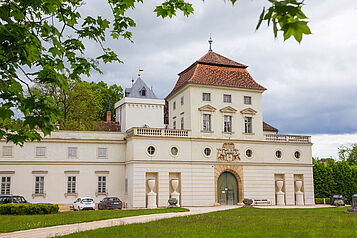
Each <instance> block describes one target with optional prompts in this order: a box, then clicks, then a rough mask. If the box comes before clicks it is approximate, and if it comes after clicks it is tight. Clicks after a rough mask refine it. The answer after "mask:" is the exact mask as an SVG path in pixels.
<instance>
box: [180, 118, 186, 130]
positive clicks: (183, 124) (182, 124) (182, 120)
mask: <svg viewBox="0 0 357 238" xmlns="http://www.w3.org/2000/svg"><path fill="white" fill-rule="evenodd" d="M184 120H185V119H184V118H183V117H181V130H183V129H184V127H185V121H184Z"/></svg>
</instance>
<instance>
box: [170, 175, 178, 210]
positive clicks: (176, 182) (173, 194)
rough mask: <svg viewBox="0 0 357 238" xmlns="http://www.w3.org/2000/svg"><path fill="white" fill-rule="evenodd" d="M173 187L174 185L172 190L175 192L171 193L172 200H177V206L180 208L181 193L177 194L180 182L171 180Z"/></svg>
mask: <svg viewBox="0 0 357 238" xmlns="http://www.w3.org/2000/svg"><path fill="white" fill-rule="evenodd" d="M171 185H172V189H173V190H174V191H173V192H172V193H171V198H176V199H177V204H176V206H178V207H179V206H180V193H179V192H177V191H176V190H177V188H178V185H179V180H178V179H172V180H171Z"/></svg>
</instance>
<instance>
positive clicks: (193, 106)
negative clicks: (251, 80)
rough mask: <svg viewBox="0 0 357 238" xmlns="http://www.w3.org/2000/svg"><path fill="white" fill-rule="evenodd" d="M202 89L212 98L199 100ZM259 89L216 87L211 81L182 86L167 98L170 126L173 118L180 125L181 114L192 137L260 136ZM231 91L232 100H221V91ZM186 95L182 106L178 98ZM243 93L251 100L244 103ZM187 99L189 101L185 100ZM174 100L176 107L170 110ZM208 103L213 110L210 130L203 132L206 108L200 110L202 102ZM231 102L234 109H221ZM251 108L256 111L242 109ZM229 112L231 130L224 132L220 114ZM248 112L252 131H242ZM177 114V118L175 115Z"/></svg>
mask: <svg viewBox="0 0 357 238" xmlns="http://www.w3.org/2000/svg"><path fill="white" fill-rule="evenodd" d="M202 93H210V94H211V101H202ZM262 93H263V91H262V90H253V89H242V88H234V87H218V86H210V85H194V84H190V85H187V86H185V87H183V88H182V89H181V90H180V91H178V92H177V93H176V94H175V95H173V96H172V97H170V98H169V99H168V102H169V127H170V128H173V121H174V120H176V121H177V122H176V124H177V125H179V119H180V117H181V115H184V117H185V121H187V127H186V126H185V129H190V130H192V136H194V137H209V138H226V139H228V138H233V139H246V140H252V139H254V140H261V139H263V125H262V123H263V114H262V113H263V110H262ZM224 94H228V95H231V99H232V102H231V103H225V102H223V95H224ZM181 96H184V97H185V100H186V101H185V105H183V106H181V104H180V98H181ZM244 96H250V97H251V99H252V104H250V105H247V104H244ZM188 100H189V101H188ZM175 101H176V109H175V110H173V102H175ZM206 105H210V106H212V107H214V108H215V109H216V110H215V111H214V112H211V113H209V114H211V126H212V131H213V133H205V132H202V114H204V113H207V112H202V111H199V108H200V107H202V106H206ZM227 106H230V107H232V108H234V109H235V110H237V111H236V112H235V113H224V112H221V111H220V110H221V109H223V108H225V107H227ZM248 108H251V109H253V110H255V111H256V112H257V113H256V114H255V115H243V114H242V113H241V111H242V110H244V109H248ZM224 115H231V116H232V132H233V133H231V134H228V133H223V116H224ZM245 116H251V117H252V121H253V133H252V134H245V133H244V117H245ZM175 117H176V119H174V118H175Z"/></svg>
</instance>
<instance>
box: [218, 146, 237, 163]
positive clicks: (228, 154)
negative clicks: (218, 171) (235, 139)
mask: <svg viewBox="0 0 357 238" xmlns="http://www.w3.org/2000/svg"><path fill="white" fill-rule="evenodd" d="M217 160H218V161H227V162H232V161H236V160H240V157H239V150H238V149H236V148H235V146H234V143H224V144H223V146H222V148H217Z"/></svg>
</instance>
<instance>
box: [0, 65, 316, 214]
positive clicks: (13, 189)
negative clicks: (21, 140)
mask: <svg viewBox="0 0 357 238" xmlns="http://www.w3.org/2000/svg"><path fill="white" fill-rule="evenodd" d="M239 70H240V69H239ZM179 80H180V79H179ZM140 83H141V85H143V82H140ZM141 88H142V86H140V88H139V89H141ZM134 89H135V87H133V88H131V90H129V91H130V94H131V95H135V92H134ZM263 92H264V90H263V89H252V88H241V87H233V86H222V85H207V84H198V83H194V84H193V83H189V82H188V83H186V84H183V86H181V87H179V88H178V89H177V90H174V91H173V93H171V94H170V95H169V96H168V97H167V98H166V100H167V101H168V106H169V114H168V117H169V118H168V119H169V125H168V127H169V129H164V128H165V125H164V121H163V120H164V105H165V100H162V99H156V98H143V97H141V98H135V97H130V96H129V97H125V98H123V99H122V100H121V101H119V102H118V103H116V105H115V107H116V113H117V115H118V116H117V117H116V118H118V119H117V120H119V121H120V123H121V131H122V132H104V131H102V132H98V131H96V132H93V131H61V130H60V131H58V132H54V133H52V135H51V136H48V137H46V138H45V139H43V140H42V141H41V142H33V143H26V144H25V145H24V147H18V146H15V145H13V144H8V143H5V142H3V141H2V142H0V177H1V182H2V183H1V193H3V194H4V193H5V194H6V193H7V194H16V195H23V196H25V198H26V199H28V200H29V201H30V202H53V203H60V204H70V203H72V202H73V201H74V200H75V198H76V197H78V196H91V197H93V198H94V200H95V201H96V202H99V201H100V200H101V199H103V198H104V197H105V196H118V197H119V198H120V199H122V200H123V201H124V202H126V203H127V205H128V206H129V207H138V208H139V207H148V206H158V207H166V206H167V200H168V199H169V198H171V197H174V196H175V197H176V198H178V199H179V203H180V205H181V206H213V205H218V204H231V203H239V202H242V200H243V198H251V199H255V200H262V201H267V202H271V203H272V204H277V203H278V202H279V203H283V204H285V205H295V204H298V205H304V204H305V205H310V204H314V190H313V174H312V171H313V170H312V153H311V146H312V144H311V142H310V137H308V136H291V135H280V134H277V133H276V131H264V130H263V115H262V93H263ZM207 93H208V94H210V100H203V99H208V98H207V95H205V96H204V95H203V94H207ZM152 95H153V94H152ZM225 95H226V96H225ZM227 95H229V97H228V96H227ZM245 97H249V98H250V101H249V100H247V99H245ZM248 102H249V103H248ZM174 104H175V105H174ZM204 115H210V116H204ZM182 118H183V119H182ZM207 118H209V122H208V119H207ZM247 118H251V119H247ZM228 122H229V123H228ZM207 123H208V124H209V125H208V124H207ZM248 124H249V125H248ZM174 128H175V129H174ZM181 128H182V129H181ZM222 176H226V181H225V182H224V181H223V179H222ZM149 181H150V182H149ZM153 181H154V182H153ZM173 181H176V182H177V184H178V186H177V187H175V186H176V185H175V183H174V182H173ZM227 181H229V182H227ZM277 181H280V182H279V183H278V182H277ZM153 184H154V185H153ZM278 184H280V185H281V184H282V185H281V187H279V186H280V185H278ZM300 184H301V185H300ZM177 194H179V195H177ZM278 194H280V195H278ZM281 194H282V195H281ZM278 196H280V197H279V201H278V200H277V198H278ZM301 196H302V202H301V200H300V198H301Z"/></svg>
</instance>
